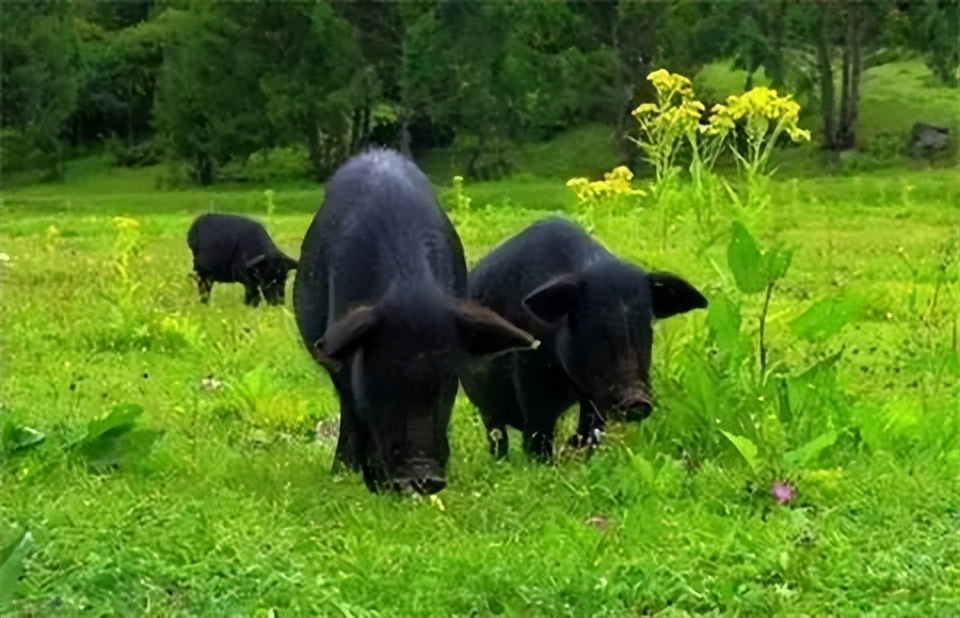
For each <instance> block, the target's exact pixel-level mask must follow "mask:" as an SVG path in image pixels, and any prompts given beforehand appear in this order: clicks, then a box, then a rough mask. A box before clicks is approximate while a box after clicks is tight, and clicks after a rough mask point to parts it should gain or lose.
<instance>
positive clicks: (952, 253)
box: [0, 65, 960, 617]
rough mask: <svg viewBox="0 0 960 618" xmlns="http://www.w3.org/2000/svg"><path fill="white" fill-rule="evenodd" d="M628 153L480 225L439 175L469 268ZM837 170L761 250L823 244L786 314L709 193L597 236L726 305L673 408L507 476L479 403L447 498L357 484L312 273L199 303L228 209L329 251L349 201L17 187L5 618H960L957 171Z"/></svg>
mask: <svg viewBox="0 0 960 618" xmlns="http://www.w3.org/2000/svg"><path fill="white" fill-rule="evenodd" d="M881 69H882V70H881ZM881 69H878V70H877V71H875V72H868V74H867V76H866V78H865V81H864V101H863V111H862V121H863V123H864V125H865V128H864V132H865V136H866V137H865V140H867V142H866V143H867V144H870V143H877V142H870V140H871V139H879V138H877V136H878V135H880V136H882V135H884V134H886V133H888V132H895V131H901V132H902V131H905V130H906V129H908V128H909V125H910V124H911V123H912V122H913V121H914V120H916V119H926V120H928V121H931V122H949V123H952V124H951V125H950V127H951V131H952V133H953V135H954V141H955V135H956V90H949V89H946V88H934V87H931V86H926V85H924V84H925V82H924V81H923V79H922V75H920V74H919V73H917V71H916V70H915V69H916V67H914V66H913V65H887V66H884V67H881ZM897 84H899V85H900V86H902V87H897V86H896V85H897ZM737 85H738V84H731V88H734V87H736V86H737ZM810 123H815V119H810ZM805 126H813V125H812V124H807V125H805ZM608 137H609V129H607V128H603V127H593V128H591V127H587V128H584V129H580V130H577V131H574V132H571V133H568V134H565V135H561V136H559V137H558V138H556V139H555V140H554V141H552V142H549V143H547V144H541V145H537V146H530V147H526V148H522V149H519V150H517V152H515V153H514V160H515V161H518V162H519V163H518V170H519V171H518V173H517V174H516V175H514V176H513V177H511V178H508V179H505V180H501V181H496V182H483V183H473V184H469V183H468V184H467V185H466V186H465V187H464V188H463V192H464V194H465V195H466V196H467V197H468V198H469V200H470V202H469V205H467V204H465V203H464V202H463V200H461V201H460V203H459V204H458V203H457V200H456V199H455V196H454V194H453V192H452V191H451V190H450V185H451V178H452V176H453V175H454V174H455V173H457V171H458V170H457V163H456V162H455V161H453V162H451V160H450V159H443V158H442V157H441V156H440V155H432V156H431V157H430V158H428V160H426V161H424V162H423V166H424V168H425V170H426V171H427V172H428V173H429V174H430V175H431V178H432V179H433V180H434V182H435V184H436V185H437V188H438V194H439V195H440V197H441V201H442V203H443V204H444V206H445V207H446V208H447V209H448V212H449V213H450V216H451V218H452V219H453V221H454V223H455V225H456V227H457V230H458V232H459V234H460V235H461V238H462V240H463V242H464V245H465V249H466V253H467V261H468V264H470V265H472V264H474V263H475V262H476V261H477V260H479V259H480V258H481V257H482V256H483V255H485V253H486V252H488V251H489V250H490V249H492V248H493V247H495V246H496V245H497V244H498V243H499V242H501V241H502V240H504V239H505V238H507V237H509V236H510V235H512V234H514V233H517V232H519V231H520V230H522V229H523V228H524V227H525V226H526V225H528V224H530V223H532V222H534V221H536V220H538V219H539V218H542V217H544V216H547V215H548V214H552V213H561V214H563V215H564V216H569V217H571V218H578V220H581V221H585V222H586V221H587V220H586V219H584V218H583V214H582V213H580V212H579V211H578V207H577V204H576V199H575V197H574V195H573V194H572V193H571V191H570V190H568V189H567V188H566V187H565V186H564V183H565V182H566V180H567V178H569V177H571V176H576V175H584V174H587V175H590V176H591V177H592V178H596V177H597V176H598V175H599V174H600V173H602V172H603V171H606V170H609V169H611V168H612V167H613V166H614V165H615V164H616V161H615V159H613V158H612V155H611V154H610V152H609V150H610V148H609V142H608ZM887 155H889V156H887ZM820 159H821V157H820V154H819V152H818V151H817V150H816V148H815V147H814V146H810V145H807V146H803V147H800V148H794V149H790V150H788V151H785V152H784V153H783V155H782V157H781V160H780V163H781V168H780V169H779V170H778V172H777V175H776V176H774V181H773V182H772V184H771V186H770V189H769V191H770V205H769V207H768V211H767V213H766V215H765V216H764V218H763V220H762V224H761V223H757V224H756V225H755V226H754V227H753V228H751V229H753V230H756V231H755V234H754V235H755V236H756V242H757V243H758V245H759V246H760V247H761V250H766V249H767V248H769V247H772V246H774V244H775V241H776V242H782V243H783V245H784V246H785V247H788V248H790V249H792V251H793V253H792V260H791V261H790V264H789V269H788V270H787V271H786V273H785V274H784V275H783V277H782V278H781V279H780V280H778V281H777V283H776V285H775V287H774V288H773V292H772V294H771V296H770V301H769V306H768V307H767V308H766V311H764V294H762V293H761V294H754V293H746V292H743V291H742V290H741V289H740V288H739V287H738V285H737V283H736V280H735V279H736V277H735V276H734V273H732V270H731V265H730V258H729V252H728V242H729V236H730V234H729V230H730V229H731V224H732V221H733V219H732V218H729V219H724V218H723V217H721V219H720V221H719V223H718V224H717V226H718V227H717V229H719V230H721V231H722V232H723V233H724V234H723V236H721V237H720V238H719V240H717V241H716V242H714V243H713V244H710V245H708V246H705V245H704V243H703V242H702V237H701V235H700V234H699V233H698V231H697V226H696V222H695V221H694V217H693V214H692V211H691V210H690V209H688V208H684V206H683V205H684V204H685V203H686V202H685V200H686V199H687V198H686V197H684V196H685V195H688V194H684V193H681V194H680V195H679V197H678V198H677V199H676V200H675V203H674V206H675V208H674V210H672V211H671V212H670V213H667V216H665V213H663V212H661V211H659V210H657V209H656V208H652V207H650V208H641V209H639V210H636V211H630V212H620V211H610V212H597V213H593V215H592V216H591V218H590V219H589V225H590V226H591V227H592V234H594V235H595V236H596V237H597V238H598V239H600V241H601V242H603V243H604V244H605V245H606V246H607V247H609V248H610V249H611V250H612V251H614V252H615V253H617V254H619V255H620V256H621V257H623V258H624V259H627V260H630V261H632V262H634V263H636V264H640V265H642V266H644V267H649V268H657V269H664V270H670V271H673V272H675V273H677V274H680V275H681V276H683V277H684V278H686V279H688V280H689V281H691V282H692V283H693V284H694V285H696V286H697V287H698V288H699V289H701V290H702V291H703V292H704V294H705V295H706V296H707V297H708V299H710V302H711V306H710V308H709V309H708V310H705V311H696V312H692V313H689V314H686V315H683V316H678V317H674V318H671V319H669V320H665V321H663V322H661V323H658V324H657V325H656V328H655V343H654V362H653V364H654V376H653V388H654V390H655V392H656V394H657V407H656V409H655V411H654V414H653V415H652V416H651V417H650V418H649V419H648V420H647V421H645V422H643V423H641V424H636V425H629V426H626V425H616V424H615V425H612V426H610V427H609V428H608V435H607V436H606V437H605V440H604V442H603V445H602V447H601V448H600V449H599V450H598V451H597V452H596V453H594V454H593V455H592V456H591V457H589V458H585V457H584V456H583V455H582V454H580V453H574V452H568V451H563V452H561V453H560V454H559V456H558V462H557V463H556V465H553V466H544V465H538V464H535V463H532V462H529V461H528V460H527V459H526V458H525V457H524V456H523V454H522V453H521V451H520V449H519V440H516V439H514V440H512V450H511V454H510V456H509V458H508V459H506V460H504V461H501V462H496V463H495V462H494V461H493V460H492V458H491V457H490V455H489V454H488V452H487V443H486V439H485V437H484V432H483V428H482V424H481V423H480V420H479V417H478V415H477V412H476V410H475V409H474V408H473V406H472V405H471V404H470V403H469V402H468V401H467V399H466V398H465V396H464V395H463V394H462V393H461V394H460V395H459V397H458V400H457V404H456V408H455V410H454V414H453V420H452V424H451V428H450V434H451V447H452V451H453V452H452V457H451V463H450V467H449V471H448V481H449V484H448V487H447V489H446V490H444V491H443V492H441V493H440V494H439V495H438V496H437V499H426V498H409V497H407V498H401V497H396V496H392V495H374V494H370V493H368V492H367V490H366V489H365V487H364V486H363V483H362V480H361V479H360V477H359V475H353V474H344V475H341V476H335V475H333V474H332V473H331V471H330V466H331V461H332V455H333V449H334V445H335V443H336V438H335V432H336V419H337V414H338V406H337V401H336V396H335V393H334V392H333V389H332V385H331V383H330V381H329V379H328V377H327V376H326V374H325V373H324V372H323V371H322V370H321V369H320V368H319V367H318V366H317V365H316V364H315V363H314V362H313V360H312V359H311V358H310V357H309V355H308V354H307V353H306V351H305V349H304V347H303V345H302V343H301V341H300V339H299V334H298V332H297V329H296V325H295V321H294V317H293V313H292V311H293V308H292V305H291V300H290V299H291V296H292V294H291V291H290V288H291V287H292V284H293V277H292V276H291V278H290V279H289V280H288V293H287V304H286V306H285V307H265V306H261V307H260V308H256V309H253V308H249V307H245V306H244V305H243V304H242V297H243V296H242V295H243V290H242V287H241V286H239V285H220V284H218V285H215V286H214V289H213V295H212V300H211V303H210V304H209V305H207V306H204V305H201V304H200V303H199V302H198V298H197V293H196V288H195V285H194V284H193V282H192V280H191V279H190V276H189V275H190V271H191V264H192V261H191V256H190V253H189V251H188V249H187V246H186V240H185V235H186V230H187V227H188V226H189V224H190V222H191V220H192V218H193V217H194V216H196V215H197V214H199V213H201V212H205V211H208V210H217V211H221V212H238V213H247V214H249V215H251V216H253V217H255V218H257V219H258V220H260V221H262V222H263V223H264V224H265V225H266V227H267V229H268V230H269V231H270V233H271V234H272V235H273V237H274V239H275V240H276V242H277V244H278V245H279V246H280V247H281V248H283V249H284V250H285V251H287V252H288V253H290V254H291V255H293V256H297V255H299V248H300V242H301V240H302V238H303V235H304V232H305V230H306V228H307V225H308V224H309V222H310V220H311V218H312V216H313V214H314V212H315V210H316V208H317V207H318V206H319V204H320V201H321V199H322V187H317V186H313V185H309V184H303V183H298V182H280V181H278V182H276V183H273V184H270V185H257V186H251V185H240V184H238V185H220V186H215V187H213V188H210V189H196V188H181V189H168V188H162V187H160V186H158V184H157V180H156V179H157V177H158V176H159V175H160V174H161V173H162V172H163V170H162V167H157V168H143V169H135V170H130V169H115V168H110V167H109V165H108V164H107V162H106V159H105V158H101V157H90V158H86V159H83V160H78V161H75V162H72V163H70V164H69V166H68V169H67V178H66V180H65V181H64V182H62V183H56V184H29V183H26V182H20V183H18V182H15V180H16V179H12V181H11V182H9V183H7V186H6V188H5V189H4V195H3V205H2V214H0V251H2V253H3V254H4V257H3V261H2V262H0V298H2V300H0V305H2V312H0V406H2V418H3V424H4V430H3V453H2V457H3V459H2V473H0V474H2V494H0V509H2V511H0V517H2V521H3V524H2V528H0V541H2V545H3V547H4V548H8V547H9V548H12V552H11V553H6V550H5V554H4V556H3V560H4V566H3V569H4V571H3V573H2V581H0V587H8V589H9V590H10V591H11V592H10V593H9V594H6V595H4V596H5V597H7V598H5V599H4V602H5V604H6V605H5V612H4V613H5V615H9V616H55V615H62V616H76V615H89V616H92V615H97V616H100V615H124V616H140V615H151V616H152V615H163V616H193V615H216V616H227V615H230V616H234V615H235V616H348V617H349V616H440V615H451V616H492V615H507V616H640V615H658V616H687V615H726V616H733V615H750V616H763V615H793V616H797V615H808V616H814V615H833V616H853V615H867V614H869V615H883V616H956V615H957V614H958V612H960V568H958V565H960V535H958V530H960V505H958V493H957V484H958V436H960V432H958V405H960V401H958V367H957V317H958V316H957V306H958V303H957V299H958V276H957V259H956V258H957V223H958V183H957V171H956V165H955V163H953V164H948V165H946V166H943V165H940V166H937V165H932V166H931V165H926V164H920V163H916V162H910V161H907V160H905V159H903V158H900V157H898V156H896V154H895V153H894V154H890V153H884V152H876V151H873V152H871V151H869V150H868V151H866V152H864V153H860V154H856V155H852V156H851V157H848V158H846V159H844V160H842V161H839V162H836V163H834V164H833V165H832V166H828V165H827V164H825V163H823V162H822V161H821V160H820ZM267 189H269V190H271V191H272V192H273V193H272V194H269V196H268V195H267V194H265V191H266V190H267ZM691 191H692V190H691ZM689 199H690V200H691V201H692V200H693V199H695V198H694V196H693V194H692V193H689ZM117 218H124V219H120V220H118V219H117ZM126 219H130V220H132V221H126ZM717 299H722V300H717ZM715 301H716V302H715ZM818 303H819V304H818ZM831 303H832V304H831ZM831 308H832V309H831ZM761 316H763V323H764V335H763V345H764V347H765V357H766V361H765V365H766V367H765V368H766V373H762V372H760V371H759V370H758V368H757V365H758V358H757V357H758V347H759V345H760V335H759V325H760V323H761ZM111 414H112V416H110V415H111ZM573 416H574V414H573V412H572V411H571V412H568V414H567V415H566V416H565V417H564V419H563V421H562V423H561V426H560V427H559V428H558V435H557V443H558V444H561V443H563V442H564V441H565V439H566V437H567V436H568V435H569V433H570V432H571V431H572V430H573V427H574V420H575V419H574V418H573ZM41 436H42V439H41ZM731 436H732V437H731ZM774 482H782V483H786V484H788V485H789V486H790V487H791V489H792V490H793V496H792V499H791V500H789V501H788V502H787V503H785V504H780V503H778V502H777V501H776V500H775V499H774V498H773V497H772V496H771V493H770V487H771V485H772V483H774ZM24 530H28V531H29V536H28V537H27V538H26V539H24V538H23V536H22V535H23V531H24ZM18 576H19V581H18ZM14 584H16V588H15V590H13V586H14Z"/></svg>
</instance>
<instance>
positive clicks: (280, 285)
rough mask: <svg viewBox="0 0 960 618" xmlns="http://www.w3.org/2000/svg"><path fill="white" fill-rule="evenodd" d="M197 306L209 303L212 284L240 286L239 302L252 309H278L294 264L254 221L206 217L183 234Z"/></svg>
mask: <svg viewBox="0 0 960 618" xmlns="http://www.w3.org/2000/svg"><path fill="white" fill-rule="evenodd" d="M187 245H188V246H189V247H190V251H192V252H193V270H194V273H195V277H196V280H197V288H198V289H199V291H200V302H202V303H207V302H208V301H209V300H210V291H211V290H212V289H213V284H214V282H219V283H242V284H243V287H244V288H245V290H246V293H245V294H244V298H243V302H244V303H246V304H247V305H252V306H254V307H256V306H257V305H259V304H260V297H261V294H262V296H263V298H264V299H265V300H266V301H267V303H269V304H271V305H282V304H283V300H284V289H285V288H286V284H287V273H288V272H289V271H291V270H293V269H295V268H297V261H296V260H295V259H293V258H291V257H289V256H287V255H286V254H285V253H283V251H281V250H280V249H279V248H278V247H277V245H276V244H274V242H273V239H271V238H270V235H269V234H268V233H267V230H266V229H265V228H264V227H263V226H262V225H261V224H260V223H258V222H257V221H254V220H252V219H247V218H246V217H240V216H237V215H226V214H219V213H207V214H203V215H200V216H199V217H197V218H196V219H194V221H193V223H192V224H191V225H190V229H189V230H188V231H187Z"/></svg>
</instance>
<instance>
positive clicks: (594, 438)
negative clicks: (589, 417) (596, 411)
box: [567, 429, 603, 449]
mask: <svg viewBox="0 0 960 618" xmlns="http://www.w3.org/2000/svg"><path fill="white" fill-rule="evenodd" d="M602 435H603V432H601V431H600V430H599V429H594V430H593V431H591V432H590V433H589V434H588V435H586V436H584V435H582V434H579V433H575V434H573V435H572V436H570V439H569V440H567V446H569V447H570V448H574V449H582V448H587V449H595V448H597V447H598V446H600V438H601V436H602Z"/></svg>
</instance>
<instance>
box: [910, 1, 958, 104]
mask: <svg viewBox="0 0 960 618" xmlns="http://www.w3.org/2000/svg"><path fill="white" fill-rule="evenodd" d="M900 6H901V10H902V11H904V12H906V14H907V19H908V21H909V43H910V46H911V47H912V48H913V49H914V50H916V51H918V52H920V53H921V54H923V57H924V60H925V61H926V63H927V66H928V67H930V70H931V71H932V72H933V75H934V76H935V77H936V78H937V79H938V80H939V81H940V82H942V83H944V84H949V85H956V83H957V67H958V65H960V58H958V37H960V1H958V0H910V1H909V2H902V3H901V5H900Z"/></svg>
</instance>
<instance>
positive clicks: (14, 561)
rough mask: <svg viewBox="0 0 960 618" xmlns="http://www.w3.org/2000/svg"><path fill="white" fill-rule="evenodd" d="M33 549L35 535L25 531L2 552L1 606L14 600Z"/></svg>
mask: <svg viewBox="0 0 960 618" xmlns="http://www.w3.org/2000/svg"><path fill="white" fill-rule="evenodd" d="M31 547H33V535H32V534H31V533H30V531H29V530H26V529H25V530H24V531H23V532H22V533H20V536H18V537H17V538H16V539H14V540H13V541H11V542H10V543H9V544H7V545H5V546H4V547H3V549H2V550H0V605H6V604H7V603H8V602H9V601H10V599H12V598H13V593H14V591H15V590H16V587H17V583H18V582H19V580H20V575H21V574H22V573H23V561H24V559H25V558H26V557H27V553H28V552H29V551H30V548H31Z"/></svg>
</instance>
